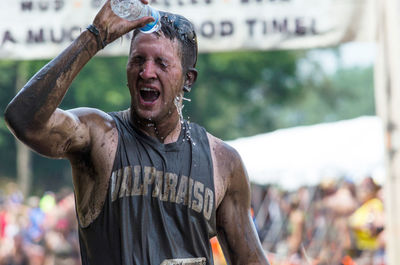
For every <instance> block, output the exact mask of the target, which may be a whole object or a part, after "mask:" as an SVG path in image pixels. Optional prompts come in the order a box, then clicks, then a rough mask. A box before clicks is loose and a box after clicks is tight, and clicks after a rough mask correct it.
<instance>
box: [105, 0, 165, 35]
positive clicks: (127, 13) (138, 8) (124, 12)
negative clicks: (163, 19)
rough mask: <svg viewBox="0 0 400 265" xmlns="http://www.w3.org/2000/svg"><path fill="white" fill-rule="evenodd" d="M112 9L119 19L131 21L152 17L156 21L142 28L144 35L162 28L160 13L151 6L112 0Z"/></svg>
mask: <svg viewBox="0 0 400 265" xmlns="http://www.w3.org/2000/svg"><path fill="white" fill-rule="evenodd" d="M111 9H112V10H113V11H114V13H115V14H117V15H118V16H119V17H121V18H124V19H126V20H130V21H133V20H136V19H139V18H142V17H146V16H152V17H153V18H154V19H155V20H154V21H153V22H151V23H149V24H147V25H146V26H144V27H143V28H140V31H142V32H143V33H151V32H154V31H157V30H159V29H160V27H161V23H160V12H158V10H156V9H154V8H152V7H151V6H149V5H145V4H143V3H142V2H141V1H140V0H111Z"/></svg>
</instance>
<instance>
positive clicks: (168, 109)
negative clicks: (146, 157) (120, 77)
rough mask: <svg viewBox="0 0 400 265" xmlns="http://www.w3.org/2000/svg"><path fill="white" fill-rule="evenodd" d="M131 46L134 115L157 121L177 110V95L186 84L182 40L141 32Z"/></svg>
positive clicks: (130, 68)
mask: <svg viewBox="0 0 400 265" xmlns="http://www.w3.org/2000/svg"><path fill="white" fill-rule="evenodd" d="M131 47H132V50H131V54H130V56H129V61H128V65H127V79H128V87H129V90H130V93H131V110H132V111H133V113H134V115H137V118H139V119H146V120H152V121H154V122H157V121H160V120H162V119H164V118H166V116H170V115H171V114H177V109H176V106H175V104H174V99H175V98H176V97H177V96H178V95H179V94H180V93H182V87H183V84H184V75H183V70H182V64H181V57H180V52H179V51H180V50H179V43H178V41H177V40H173V41H171V40H170V39H168V38H165V37H164V36H163V35H161V36H158V35H156V34H143V33H139V34H138V35H137V36H136V37H135V39H134V40H133V43H132V46H131Z"/></svg>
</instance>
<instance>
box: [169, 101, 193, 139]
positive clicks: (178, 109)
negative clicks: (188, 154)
mask: <svg viewBox="0 0 400 265" xmlns="http://www.w3.org/2000/svg"><path fill="white" fill-rule="evenodd" d="M181 99H182V101H183V100H186V101H189V102H190V101H191V99H189V98H185V97H183V96H182V95H179V96H177V97H175V99H174V104H175V106H176V109H177V111H178V115H179V121H180V122H181V124H182V125H183V124H184V119H183V113H182V109H183V107H184V106H185V105H183V104H182V101H181ZM183 129H185V127H183ZM190 130H191V127H190V122H189V121H188V128H187V130H186V135H185V137H184V138H183V141H185V140H188V141H190V142H191V143H192V144H193V145H194V146H195V145H196V143H195V142H194V141H193V139H192V137H191V135H190Z"/></svg>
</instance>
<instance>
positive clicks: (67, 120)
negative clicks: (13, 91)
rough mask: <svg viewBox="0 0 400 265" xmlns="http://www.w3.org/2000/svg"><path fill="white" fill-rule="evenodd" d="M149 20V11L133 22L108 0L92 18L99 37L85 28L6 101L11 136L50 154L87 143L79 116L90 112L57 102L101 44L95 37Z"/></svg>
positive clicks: (61, 154)
mask: <svg viewBox="0 0 400 265" xmlns="http://www.w3.org/2000/svg"><path fill="white" fill-rule="evenodd" d="M144 2H145V1H144ZM149 21H151V19H150V20H149V18H148V17H147V18H146V17H145V18H142V19H140V20H137V21H132V22H129V21H126V20H123V19H121V18H119V17H118V16H116V15H115V14H114V13H113V12H112V10H111V7H110V1H107V2H106V3H105V4H104V6H103V8H102V9H101V10H100V12H99V13H98V14H97V16H96V18H95V19H94V22H93V24H94V25H95V27H97V29H98V31H99V38H96V36H95V34H93V33H92V32H90V31H88V30H85V31H83V32H82V33H81V34H80V36H79V37H78V38H77V39H76V40H75V41H74V42H73V43H72V44H71V45H70V46H69V47H68V48H67V49H65V50H64V51H63V52H62V53H61V54H60V55H58V56H57V57H56V58H55V59H53V60H52V61H51V62H49V63H48V64H47V65H46V66H44V67H43V68H42V69H41V70H40V71H39V72H38V73H36V74H35V75H34V76H33V77H32V78H31V79H30V80H29V82H28V83H27V84H26V85H25V86H24V87H23V88H22V89H21V91H20V92H19V93H18V94H17V95H16V96H15V98H14V99H13V100H12V101H11V102H10V104H9V105H8V106H7V109H6V111H5V120H6V122H7V125H8V127H9V128H10V129H11V130H12V132H13V133H14V134H15V136H16V137H17V138H19V139H20V140H21V141H23V142H24V143H26V144H27V145H28V146H30V147H31V148H32V149H34V150H35V151H37V152H39V153H41V154H43V155H46V156H49V157H65V156H66V154H67V153H68V152H71V151H73V150H75V149H81V148H83V147H85V146H89V144H90V131H89V127H88V123H85V122H82V121H83V120H84V119H81V117H82V116H81V115H85V114H90V113H85V111H84V112H82V111H78V112H76V111H63V110H61V109H58V106H59V104H60V103H61V101H62V99H63V97H64V96H65V94H66V92H67V90H68V87H69V86H70V85H71V83H72V81H73V79H74V78H75V77H76V75H77V74H78V73H79V72H80V70H81V69H82V68H83V67H84V65H85V64H86V63H87V62H88V61H89V60H90V59H91V58H92V57H93V56H94V55H95V54H96V53H97V51H98V50H99V48H100V47H101V44H102V43H99V41H101V42H102V41H104V42H105V43H110V42H112V41H114V40H115V39H117V38H119V37H120V36H122V35H123V34H125V33H127V32H129V31H130V30H132V29H134V28H136V27H140V26H143V25H145V24H146V23H148V22H149ZM86 112H87V111H86ZM77 114H78V115H77ZM90 116H91V115H88V117H90Z"/></svg>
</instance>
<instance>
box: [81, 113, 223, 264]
mask: <svg viewBox="0 0 400 265" xmlns="http://www.w3.org/2000/svg"><path fill="white" fill-rule="evenodd" d="M110 115H111V116H112V117H113V119H114V121H115V123H116V127H117V129H118V147H117V151H116V155H115V160H114V165H113V169H112V173H111V177H110V183H109V187H108V191H107V196H106V200H105V202H104V205H103V208H102V210H101V212H100V214H99V216H98V217H97V218H96V219H95V220H94V221H93V222H92V223H91V224H89V225H88V226H87V227H82V226H81V225H79V242H80V248H81V256H82V264H83V265H102V264H104V265H147V264H149V265H159V264H162V265H175V264H176V265H177V264H180V265H181V264H186V265H189V264H191V265H198V264H213V257H212V250H211V245H210V241H209V239H210V238H211V237H212V236H214V235H215V234H216V221H215V211H216V210H215V197H214V194H215V190H214V179H213V165H212V158H211V152H210V146H209V142H208V138H207V134H206V131H205V129H204V128H202V127H200V126H199V125H197V124H195V123H189V122H187V121H184V123H183V124H182V129H181V133H180V136H179V138H178V140H177V141H176V142H174V143H170V144H162V143H160V142H158V141H157V140H156V139H153V138H151V137H149V136H147V135H146V134H144V133H143V132H141V131H140V130H138V129H136V128H135V127H134V126H133V125H132V124H131V121H130V118H129V117H130V114H129V111H122V112H114V113H110Z"/></svg>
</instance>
